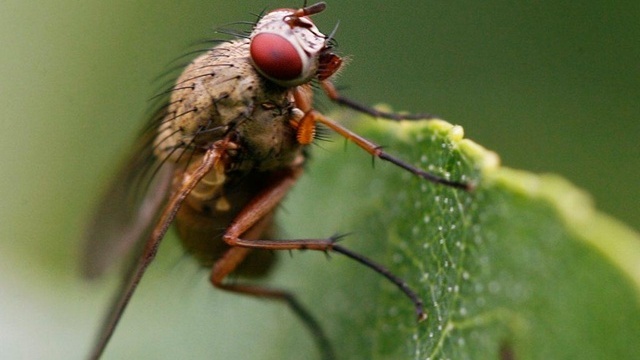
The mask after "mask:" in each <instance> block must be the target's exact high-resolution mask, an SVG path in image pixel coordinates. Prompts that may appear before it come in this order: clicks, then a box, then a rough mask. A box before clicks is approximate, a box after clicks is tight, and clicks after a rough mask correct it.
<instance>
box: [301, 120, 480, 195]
mask: <svg viewBox="0 0 640 360" xmlns="http://www.w3.org/2000/svg"><path fill="white" fill-rule="evenodd" d="M308 115H313V117H314V118H315V121H317V122H319V123H321V124H324V125H325V126H327V127H328V128H330V129H331V130H333V131H335V132H337V133H338V134H340V135H342V136H343V137H344V138H346V139H347V140H349V141H352V142H354V143H355V144H356V145H358V146H359V147H360V148H362V149H363V150H365V151H366V152H368V153H369V154H371V155H373V156H375V157H377V158H380V159H382V160H385V161H388V162H390V163H392V164H394V165H396V166H399V167H401V168H403V169H405V170H407V171H409V172H411V173H413V174H415V175H417V176H419V177H421V178H423V179H425V180H429V181H431V182H433V183H436V184H443V185H447V186H451V187H454V188H458V189H463V190H467V191H471V190H473V188H474V186H473V184H469V183H463V182H459V181H453V180H449V179H445V178H442V177H439V176H436V175H434V174H431V173H428V172H426V171H424V170H422V169H419V168H417V167H415V166H412V165H410V164H408V163H406V162H404V161H402V160H400V159H398V158H397V157H395V156H393V155H391V154H389V153H387V152H385V151H383V150H382V148H381V147H380V146H378V145H376V144H375V143H373V142H372V141H370V140H367V139H365V138H363V137H362V136H360V135H358V134H356V133H354V132H353V131H351V130H349V129H347V128H345V127H343V126H342V125H340V124H338V123H337V122H335V121H333V120H331V119H330V118H328V117H326V116H325V115H323V114H321V113H320V112H318V111H315V110H311V111H310V112H309V114H308Z"/></svg>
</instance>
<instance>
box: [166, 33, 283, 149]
mask: <svg viewBox="0 0 640 360" xmlns="http://www.w3.org/2000/svg"><path fill="white" fill-rule="evenodd" d="M290 102H291V101H290V99H289V94H288V91H287V89H284V88H281V87H278V86H275V85H274V84H272V83H270V82H269V81H267V80H266V79H264V77H262V76H261V75H259V74H258V73H257V72H256V70H255V69H254V67H253V65H252V64H251V62H250V60H249V41H248V40H245V39H242V40H234V41H230V42H225V43H222V44H220V45H218V46H216V47H214V48H213V49H211V50H209V51H208V52H207V53H205V54H203V55H201V56H199V57H198V58H196V59H195V60H194V61H193V62H192V63H191V64H190V65H189V66H188V67H187V68H186V69H185V70H184V72H183V73H182V74H181V75H180V77H179V78H178V80H177V81H176V84H175V86H174V88H173V90H172V91H171V96H170V99H169V104H168V106H167V107H166V111H165V116H164V119H163V120H162V123H161V125H160V127H159V132H158V135H157V137H156V140H155V148H156V151H155V153H156V156H158V157H159V158H161V159H169V160H172V161H178V160H179V159H181V158H183V157H184V156H182V153H183V152H184V151H188V150H193V149H198V148H206V147H208V145H209V144H211V143H212V142H214V141H216V140H219V139H221V138H222V137H224V136H225V135H226V134H227V133H228V131H229V130H230V129H231V128H232V127H234V126H235V124H236V123H238V122H242V121H243V120H245V119H247V118H249V117H250V116H251V114H252V113H253V112H254V110H255V108H256V107H257V106H259V105H260V104H262V103H272V104H276V106H277V107H281V108H285V107H288V106H289V104H290Z"/></svg>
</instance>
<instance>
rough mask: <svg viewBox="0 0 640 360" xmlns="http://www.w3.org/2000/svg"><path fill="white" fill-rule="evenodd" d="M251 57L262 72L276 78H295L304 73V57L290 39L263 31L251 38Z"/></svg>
mask: <svg viewBox="0 0 640 360" xmlns="http://www.w3.org/2000/svg"><path fill="white" fill-rule="evenodd" d="M250 52H251V59H252V60H253V63H254V65H255V66H256V67H257V68H258V70H260V72H261V73H262V74H263V75H265V76H267V77H268V78H271V79H274V80H283V81H288V80H293V79H296V78H298V77H300V76H301V75H302V68H303V64H302V59H300V54H298V51H297V50H296V48H295V47H294V46H293V45H292V44H291V42H290V41H288V40H287V39H285V38H284V37H282V36H280V35H276V34H269V33H262V34H258V35H256V36H255V37H254V38H253V39H252V40H251V49H250Z"/></svg>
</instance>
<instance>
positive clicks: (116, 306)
mask: <svg viewBox="0 0 640 360" xmlns="http://www.w3.org/2000/svg"><path fill="white" fill-rule="evenodd" d="M224 152H225V149H224V144H222V142H221V143H219V144H216V145H214V147H213V148H212V149H210V150H208V151H207V152H206V154H205V155H204V157H203V159H202V163H201V164H200V165H199V166H198V167H197V168H196V169H195V170H194V171H193V172H192V173H190V174H185V176H184V179H183V182H182V184H181V185H180V187H179V188H178V189H176V191H175V192H174V193H173V194H172V195H171V197H170V198H169V201H168V202H167V205H166V206H165V209H164V211H163V212H162V214H161V216H160V219H159V220H158V222H157V224H156V226H155V228H154V229H153V232H152V233H151V236H150V237H149V240H148V241H147V243H146V244H145V247H144V250H143V253H142V254H141V256H140V259H139V260H138V262H137V263H136V264H134V266H132V267H131V268H130V269H128V271H127V275H126V278H125V282H124V283H123V284H122V287H121V289H120V291H119V292H118V294H117V295H116V297H115V298H114V299H113V303H112V304H111V307H110V309H109V312H108V313H107V317H106V319H105V321H104V323H103V326H102V329H101V331H100V337H99V338H98V341H97V343H96V344H95V345H94V347H93V349H92V350H91V354H90V355H89V359H99V358H100V357H101V356H102V353H103V352H104V349H105V348H106V346H107V343H108V342H109V339H110V338H111V336H112V335H113V331H114V330H115V327H116V325H117V324H118V322H119V321H120V318H121V317H122V314H123V313H124V310H125V308H126V307H127V305H128V304H129V300H131V296H132V295H133V293H134V292H135V290H136V288H137V287H138V284H139V283H140V280H141V279H142V276H143V275H144V273H145V271H146V270H147V268H148V267H149V265H150V264H151V262H152V261H153V259H154V258H155V256H156V253H157V251H158V247H159V246H160V241H162V238H163V237H164V235H165V234H166V232H167V230H168V229H169V225H171V222H172V221H173V219H174V218H175V216H176V213H177V212H178V209H180V206H181V205H182V202H183V201H184V199H185V198H186V197H187V196H188V195H189V193H190V192H191V190H193V188H195V187H196V185H197V184H198V183H199V182H200V180H202V178H203V177H204V176H205V175H206V174H207V173H208V172H210V171H211V170H212V169H213V168H214V166H215V165H216V164H217V163H219V162H220V161H221V158H222V156H223V154H224Z"/></svg>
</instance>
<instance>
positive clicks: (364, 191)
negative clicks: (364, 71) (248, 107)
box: [278, 120, 640, 359]
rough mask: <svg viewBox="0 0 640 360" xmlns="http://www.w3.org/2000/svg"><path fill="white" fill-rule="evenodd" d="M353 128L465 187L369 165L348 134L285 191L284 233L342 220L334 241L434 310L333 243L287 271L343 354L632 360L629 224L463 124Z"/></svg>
mask: <svg viewBox="0 0 640 360" xmlns="http://www.w3.org/2000/svg"><path fill="white" fill-rule="evenodd" d="M358 131H359V133H361V134H363V135H365V136H368V137H370V138H372V139H375V140H376V141H378V142H379V143H380V144H381V145H384V146H385V150H386V151H388V152H390V153H392V154H394V155H397V156H399V157H400V158H402V159H404V160H407V161H409V162H410V163H413V164H415V165H417V166H419V167H421V168H424V169H428V170H430V171H432V172H434V173H437V174H445V175H447V176H449V177H450V178H451V179H462V180H465V181H470V182H472V183H474V184H475V185H476V189H475V191H473V192H470V193H467V192H464V191H461V190H455V189H451V188H448V187H445V186H440V185H434V184H431V183H428V182H426V181H424V180H421V179H419V178H417V177H415V176H413V175H411V174H409V173H407V172H405V171H403V170H401V169H399V168H396V167H394V166H393V165H389V164H386V163H383V162H381V161H379V160H376V161H375V167H372V166H371V161H370V159H369V158H368V156H367V155H366V154H365V153H363V152H362V151H361V150H360V149H358V148H356V147H355V146H354V145H351V144H349V145H347V146H346V148H347V149H348V150H347V151H343V150H342V147H343V146H342V144H341V143H337V144H336V143H333V144H325V143H322V144H321V146H322V148H323V149H324V150H319V149H317V150H316V151H315V152H314V160H313V161H312V163H311V164H310V165H309V174H308V175H307V178H306V179H304V180H303V182H302V183H301V184H300V186H299V187H298V188H297V189H296V190H295V194H294V195H292V197H291V199H290V201H289V202H287V204H286V208H287V209H288V214H287V215H284V216H283V217H282V218H284V219H286V220H287V221H288V223H289V224H290V226H288V227H287V231H286V232H287V234H288V235H293V236H296V237H299V236H301V235H304V236H328V235H331V234H333V233H335V232H353V233H352V234H351V235H350V236H348V237H347V238H346V239H345V240H344V241H343V242H342V243H341V244H343V245H344V246H347V247H350V248H352V249H354V250H356V251H358V252H360V253H361V254H364V255H366V256H368V257H370V258H372V259H375V260H376V261H378V262H380V263H381V264H384V265H385V266H387V267H388V268H389V269H390V270H391V271H392V272H393V273H394V274H396V275H398V276H400V277H402V278H403V279H404V280H405V281H406V282H407V283H408V284H409V285H410V286H411V287H413V289H415V290H416V291H417V292H418V293H419V294H420V296H421V297H422V299H424V301H425V304H426V308H427V311H428V314H429V318H428V320H426V321H425V322H422V323H418V322H417V321H416V319H415V313H414V310H413V308H412V305H411V303H410V301H409V300H408V299H407V298H406V297H405V296H404V295H403V294H402V293H401V292H400V291H398V289H397V288H396V287H394V286H393V285H391V284H390V283H388V282H387V281H386V280H385V279H383V278H382V277H381V276H379V275H377V274H375V273H373V272H372V271H370V270H369V269H366V268H364V267H362V266H360V268H358V266H359V265H357V264H354V262H352V261H350V260H346V259H343V258H338V257H339V255H335V256H332V260H331V261H330V264H324V265H320V266H312V267H311V268H306V267H305V270H308V271H302V272H300V270H299V268H298V273H299V274H300V275H299V276H300V278H301V279H303V280H300V281H304V282H305V284H308V285H306V286H305V287H304V289H303V290H302V291H300V292H301V293H302V294H303V296H302V297H303V301H304V302H305V303H306V304H308V305H310V307H311V308H312V311H314V312H315V313H316V314H318V315H320V316H321V318H322V322H323V324H324V325H325V327H326V329H327V331H328V333H329V334H330V337H331V338H332V339H333V340H334V342H335V346H336V348H337V352H338V353H339V354H340V356H341V358H344V359H354V358H361V359H364V358H366V359H484V358H486V359H499V358H501V357H502V358H516V359H561V358H581V359H604V358H618V359H623V358H624V359H631V358H640V345H639V344H638V341H637V339H638V336H640V306H639V305H640V237H639V236H638V234H636V233H634V232H632V231H631V230H629V229H627V228H625V227H624V226H623V225H622V224H620V223H618V222H617V221H615V220H613V219H611V218H609V217H607V216H606V215H603V214H600V213H598V212H597V211H595V210H594V209H593V205H592V204H591V201H590V199H589V197H588V196H587V195H586V194H584V193H583V192H582V191H580V190H578V189H576V188H575V187H573V186H572V185H571V184H569V183H568V182H567V181H565V180H564V179H562V178H560V177H558V176H555V175H534V174H530V173H526V172H522V171H516V170H512V169H508V168H504V167H501V166H500V165H499V160H498V157H497V155H495V154H494V153H492V152H490V151H487V150H485V149H483V148H482V147H480V146H478V145H476V144H474V143H473V142H471V141H469V140H465V139H462V133H463V132H462V129H461V128H460V127H458V126H452V125H450V124H448V123H446V122H443V121H430V122H415V123H408V122H402V123H401V124H393V123H388V122H383V121H372V120H363V125H361V126H360V127H359V128H358ZM296 266H301V265H299V264H298V265H296ZM285 267H286V266H285ZM281 271H287V272H288V271H296V270H293V269H291V268H286V269H283V270H281ZM284 336H286V335H284ZM294 348H295V347H294ZM281 349H282V348H281ZM287 351H288V350H287V349H283V350H282V351H281V352H280V353H279V354H278V356H280V358H295V354H298V355H299V352H298V351H299V349H298V350H291V352H290V353H288V352H287Z"/></svg>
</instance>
